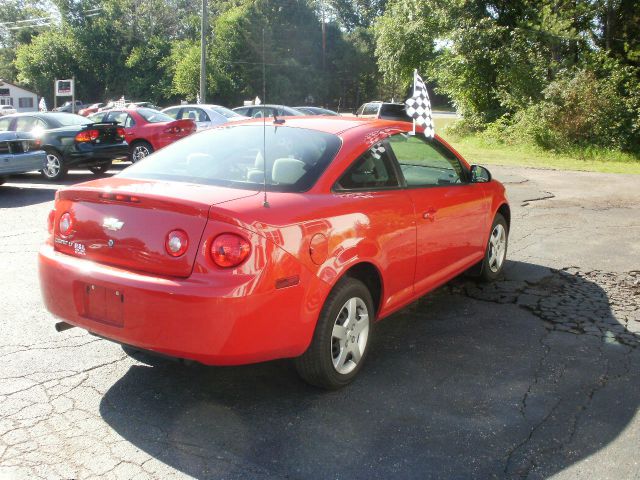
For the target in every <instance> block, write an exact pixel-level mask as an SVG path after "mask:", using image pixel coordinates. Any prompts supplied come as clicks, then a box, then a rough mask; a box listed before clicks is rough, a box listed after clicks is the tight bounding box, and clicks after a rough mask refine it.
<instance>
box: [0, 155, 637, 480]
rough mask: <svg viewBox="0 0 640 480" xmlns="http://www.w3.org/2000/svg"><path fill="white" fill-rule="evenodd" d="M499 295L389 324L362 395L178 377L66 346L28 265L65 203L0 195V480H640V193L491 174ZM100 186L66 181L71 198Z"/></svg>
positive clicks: (204, 375)
mask: <svg viewBox="0 0 640 480" xmlns="http://www.w3.org/2000/svg"><path fill="white" fill-rule="evenodd" d="M491 170H492V172H493V173H494V176H495V177H497V178H498V179H501V180H503V181H504V182H505V184H506V186H507V189H508V194H509V197H510V199H511V203H512V210H513V214H512V216H513V220H512V224H513V226H512V232H511V238H510V246H509V253H508V256H509V259H510V260H509V263H508V265H507V271H506V276H505V279H503V280H501V281H499V282H497V283H494V284H488V285H486V284H478V283H476V282H475V281H473V280H472V279H469V278H466V277H461V278H458V279H456V280H454V281H452V282H450V283H449V284H448V285H446V286H444V287H442V288H440V289H439V290H438V291H436V292H433V293H432V294H430V295H428V296H426V297H424V298H422V299H421V300H420V301H418V302H416V303H414V304H413V305H411V306H410V307H408V308H406V309H405V310H403V311H401V312H399V313H398V314H396V315H394V316H393V317H392V318H389V319H388V320H386V321H384V322H383V323H381V324H379V328H378V329H377V331H376V337H375V339H374V343H373V345H372V350H371V354H370V356H369V358H368V363H367V365H366V367H365V369H364V370H363V371H362V373H361V375H360V377H359V378H358V380H357V381H356V382H355V383H354V384H353V385H351V386H349V387H348V388H345V389H343V390H340V391H337V392H330V393H327V392H323V391H319V390H317V389H314V388H311V387H309V386H307V385H306V384H304V383H302V382H301V381H300V380H298V378H297V376H296V374H295V371H294V370H293V368H292V367H291V365H290V363H289V362H287V361H277V362H270V363H267V364H261V365H254V366H243V367H227V368H210V367H203V366H186V365H182V364H180V363H177V362H172V361H169V360H164V359H159V358H154V357H151V356H148V355H146V354H143V353H140V352H125V351H123V349H122V348H121V347H119V346H118V345H116V344H113V343H111V342H108V341H105V340H101V339H97V338H95V337H92V336H90V335H88V334H86V333H84V332H83V331H81V330H78V329H72V330H69V331H66V332H64V333H56V332H55V330H54V328H53V324H54V319H53V318H51V316H50V315H49V314H48V313H47V312H46V311H45V310H44V308H43V305H42V302H41V299H40V293H39V288H38V282H37V270H36V252H37V249H38V246H39V244H40V243H41V242H42V240H43V239H44V237H45V235H46V233H45V231H46V227H45V225H46V217H47V213H48V211H49V209H50V208H51V200H52V199H53V195H54V191H55V188H56V187H55V186H52V185H49V184H47V183H45V182H43V181H41V180H40V178H39V177H38V176H37V175H24V176H19V177H18V176H16V177H14V178H12V179H11V180H10V182H9V183H8V184H6V185H5V186H2V187H0V218H1V219H2V222H0V254H1V255H2V257H1V258H2V262H1V263H0V265H1V267H0V269H1V270H0V272H1V277H0V278H1V280H2V297H1V298H2V302H0V329H1V331H2V336H1V337H0V338H1V342H0V479H5V478H10V479H14V478H16V479H23V478H24V479H33V478H46V479H58V478H60V479H71V478H74V479H75V478H83V479H84V478H104V479H111V478H114V479H120V478H126V479H129V478H139V479H145V478H163V479H165V478H189V477H195V478H211V479H235V478H243V479H244V478H250V479H276V478H290V479H316V478H318V479H352V478H353V479H370V478H385V479H392V478H398V479H413V478H415V479H418V478H419V479H429V478H483V479H484V478H496V479H500V478H530V479H540V478H549V477H553V478H558V479H574V478H589V479H591V478H599V479H605V478H610V479H627V478H628V479H640V455H639V453H638V445H640V414H639V411H640V348H639V343H640V240H639V238H640V235H639V234H640V176H624V175H607V174H593V173H576V172H556V171H550V170H535V169H522V168H507V167H493V168H491ZM88 178H91V175H85V174H83V173H81V172H74V173H73V174H72V178H71V180H70V181H69V182H68V183H71V182H75V181H81V180H85V179H88Z"/></svg>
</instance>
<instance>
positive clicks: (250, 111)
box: [233, 105, 306, 118]
mask: <svg viewBox="0 0 640 480" xmlns="http://www.w3.org/2000/svg"><path fill="white" fill-rule="evenodd" d="M233 111H234V112H236V113H239V114H240V115H244V116H245V117H253V118H262V117H273V116H274V114H275V115H276V116H277V117H303V116H305V115H306V113H304V112H301V111H300V110H296V109H295V108H291V107H287V106H285V105H246V106H244V107H236V108H234V109H233Z"/></svg>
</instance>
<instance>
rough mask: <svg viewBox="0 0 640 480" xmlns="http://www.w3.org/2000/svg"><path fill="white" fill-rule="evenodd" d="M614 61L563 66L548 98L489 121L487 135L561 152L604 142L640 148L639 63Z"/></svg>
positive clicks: (546, 93)
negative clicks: (592, 65)
mask: <svg viewBox="0 0 640 480" xmlns="http://www.w3.org/2000/svg"><path fill="white" fill-rule="evenodd" d="M614 63H615V62H613V61H611V60H608V59H606V60H605V61H603V62H602V64H601V67H600V68H599V69H589V70H587V69H573V70H571V71H565V72H562V73H561V74H560V75H558V77H557V78H556V79H555V80H554V81H553V82H551V83H550V84H549V85H548V86H547V87H546V88H545V89H544V91H543V93H544V98H543V100H542V101H540V102H538V103H535V104H532V105H530V106H528V107H527V108H525V109H523V110H520V111H518V112H516V113H514V114H512V115H510V116H505V117H502V118H500V119H499V120H497V121H495V122H493V123H491V124H489V125H488V126H487V127H486V129H485V130H484V133H483V136H484V137H485V138H486V139H488V140H493V141H499V142H504V143H510V144H517V143H533V144H536V145H538V146H541V147H543V148H546V149H551V150H555V151H560V152H566V151H571V150H575V149H576V148H579V149H584V148H587V147H589V148H592V147H597V148H598V147H599V148H605V149H616V150H622V151H627V152H633V153H635V154H640V82H639V81H638V77H637V74H636V72H634V71H633V69H630V68H629V67H623V66H622V65H614Z"/></svg>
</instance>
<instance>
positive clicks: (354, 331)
mask: <svg viewBox="0 0 640 480" xmlns="http://www.w3.org/2000/svg"><path fill="white" fill-rule="evenodd" d="M373 321H374V307H373V300H372V299H371V293H369V289H368V288H367V287H366V286H365V284H364V283H362V282H361V281H359V280H356V279H354V278H350V277H346V278H344V279H342V280H340V282H338V284H337V285H336V286H335V287H334V289H333V291H332V292H331V293H330V294H329V297H328V298H327V300H326V302H325V304H324V306H323V307H322V312H321V313H320V317H319V318H318V324H317V325H316V330H315V332H314V334H313V339H312V341H311V345H310V346H309V348H308V349H307V351H306V352H305V353H304V354H303V355H302V356H300V357H298V358H296V359H295V365H296V369H297V370H298V374H299V375H300V376H301V377H302V378H303V379H304V380H305V381H306V382H308V383H310V384H312V385H315V386H317V387H322V388H327V389H336V388H340V387H343V386H345V385H347V384H349V383H350V382H351V381H353V379H354V378H355V376H356V375H357V374H358V372H359V371H360V369H361V368H362V365H363V363H364V361H365V358H366V356H367V353H368V347H369V344H370V343H371V334H372V330H373Z"/></svg>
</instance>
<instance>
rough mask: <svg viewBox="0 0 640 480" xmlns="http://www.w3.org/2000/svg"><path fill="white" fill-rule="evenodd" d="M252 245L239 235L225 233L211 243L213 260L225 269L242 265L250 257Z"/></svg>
mask: <svg viewBox="0 0 640 480" xmlns="http://www.w3.org/2000/svg"><path fill="white" fill-rule="evenodd" d="M250 252H251V244H250V243H249V242H248V241H247V240H245V239H244V238H242V237H241V236H239V235H235V234H233V233H223V234H222V235H218V236H217V237H216V238H215V239H214V240H213V242H211V250H210V253H211V258H212V259H213V261H214V262H215V264H216V265H218V266H219V267H223V268H229V267H235V266H237V265H240V264H241V263H242V262H244V260H245V259H246V258H247V257H248V256H249V253H250Z"/></svg>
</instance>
